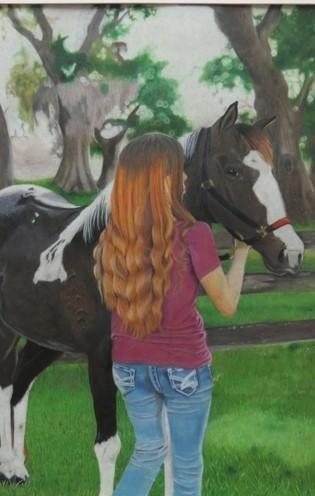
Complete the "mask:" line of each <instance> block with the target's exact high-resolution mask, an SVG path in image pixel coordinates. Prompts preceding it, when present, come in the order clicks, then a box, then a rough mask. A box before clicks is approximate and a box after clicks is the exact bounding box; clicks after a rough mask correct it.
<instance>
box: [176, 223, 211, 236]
mask: <svg viewBox="0 0 315 496" xmlns="http://www.w3.org/2000/svg"><path fill="white" fill-rule="evenodd" d="M184 224H185V221H184V220H181V219H177V220H176V221H175V225H176V226H177V227H179V228H180V227H181V226H183V225H184ZM185 231H186V235H187V236H188V237H191V236H193V237H195V236H203V235H208V236H209V234H210V235H212V229H211V227H210V226H209V224H207V223H206V222H204V221H201V220H197V221H196V222H195V223H194V224H193V225H192V226H190V227H189V228H188V229H187V230H185Z"/></svg>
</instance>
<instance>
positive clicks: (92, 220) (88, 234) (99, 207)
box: [82, 181, 114, 243]
mask: <svg viewBox="0 0 315 496" xmlns="http://www.w3.org/2000/svg"><path fill="white" fill-rule="evenodd" d="M113 183H114V181H111V182H110V183H109V184H108V185H107V186H106V187H105V188H104V189H103V190H102V191H101V192H100V193H99V195H98V196H97V197H96V199H95V200H94V202H93V203H91V205H89V206H88V207H87V210H88V211H87V215H86V218H85V220H84V224H83V228H82V229H83V239H84V241H85V242H87V243H91V242H92V241H94V240H95V239H96V238H97V237H98V236H99V234H100V233H101V232H102V231H103V229H104V228H105V226H106V225H107V222H108V217H109V213H110V194H111V192H112V188H113Z"/></svg>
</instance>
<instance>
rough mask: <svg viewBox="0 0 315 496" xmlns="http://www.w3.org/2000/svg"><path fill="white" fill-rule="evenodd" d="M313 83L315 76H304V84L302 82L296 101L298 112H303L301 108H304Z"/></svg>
mask: <svg viewBox="0 0 315 496" xmlns="http://www.w3.org/2000/svg"><path fill="white" fill-rule="evenodd" d="M314 83H315V76H313V77H311V78H309V79H306V78H305V81H304V84H303V86H302V89H301V91H300V94H299V96H298V98H297V102H298V103H297V106H298V108H299V111H300V112H303V110H304V108H305V104H306V100H307V97H308V95H309V94H310V91H311V89H312V86H313V84H314Z"/></svg>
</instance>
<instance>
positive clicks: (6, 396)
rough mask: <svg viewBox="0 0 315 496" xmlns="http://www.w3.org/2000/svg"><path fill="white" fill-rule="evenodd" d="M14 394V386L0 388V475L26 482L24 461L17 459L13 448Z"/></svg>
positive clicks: (26, 473) (26, 475) (26, 474)
mask: <svg viewBox="0 0 315 496" xmlns="http://www.w3.org/2000/svg"><path fill="white" fill-rule="evenodd" d="M12 393H13V386H12V385H10V386H8V387H6V388H1V387H0V442H1V445H0V474H2V475H4V476H5V477H6V478H7V479H11V478H12V477H14V476H15V477H18V478H20V479H24V480H25V479H27V478H28V472H27V470H26V468H25V466H24V460H23V461H22V460H21V459H20V458H18V457H17V455H16V452H15V450H14V449H13V447H12V430H11V398H12ZM23 440H24V438H23ZM23 449H24V442H23Z"/></svg>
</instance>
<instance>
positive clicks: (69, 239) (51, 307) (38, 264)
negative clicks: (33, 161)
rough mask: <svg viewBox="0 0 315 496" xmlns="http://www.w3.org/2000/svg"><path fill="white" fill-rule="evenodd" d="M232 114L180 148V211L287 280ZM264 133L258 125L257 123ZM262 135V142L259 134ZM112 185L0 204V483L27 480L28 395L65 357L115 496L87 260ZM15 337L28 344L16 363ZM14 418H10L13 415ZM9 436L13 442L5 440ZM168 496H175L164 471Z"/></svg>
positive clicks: (257, 176)
mask: <svg viewBox="0 0 315 496" xmlns="http://www.w3.org/2000/svg"><path fill="white" fill-rule="evenodd" d="M236 119H237V104H233V105H232V106H230V107H229V109H228V110H227V112H226V113H225V114H224V115H223V116H222V117H221V118H220V119H219V120H218V121H217V122H216V123H215V125H214V126H212V127H211V128H202V129H200V130H198V131H196V132H194V133H192V134H191V135H190V136H189V138H188V142H187V163H186V172H187V175H188V179H187V182H186V195H185V203H186V206H187V208H188V209H189V210H190V211H191V212H192V213H193V215H194V216H195V217H196V218H197V219H200V220H205V221H207V222H209V223H211V222H222V223H223V224H224V225H225V226H226V228H227V229H229V230H230V231H231V232H233V233H234V234H235V235H236V236H238V237H239V238H242V239H246V240H247V241H248V242H249V243H251V244H252V245H253V247H254V248H255V249H256V250H258V251H259V252H260V253H261V255H262V257H263V259H264V261H265V263H266V265H267V267H268V268H269V269H271V270H272V271H273V272H276V273H279V274H285V273H293V272H295V271H296V270H297V269H298V267H299V265H300V264H301V262H302V257H303V244H302V242H301V240H300V239H299V238H298V236H297V235H296V233H295V232H294V230H293V228H292V226H291V225H290V224H289V223H288V220H287V218H286V213H285V209H284V205H283V201H282V197H281V194H280V191H279V187H278V184H277V182H276V180H275V178H274V176H273V173H272V169H271V167H270V166H269V165H268V164H267V163H266V162H265V161H264V160H263V158H262V156H261V154H260V153H258V152H257V150H255V149H252V147H251V146H250V144H249V142H248V141H247V139H246V132H245V131H246V129H247V131H248V130H250V129H255V130H256V131H257V130H258V128H259V126H262V127H263V125H261V123H257V125H256V126H254V127H253V126H247V127H242V125H240V124H236ZM264 124H266V123H264ZM259 132H260V131H259ZM110 190H111V185H109V186H108V187H107V188H105V190H104V191H103V192H101V194H100V195H99V196H98V197H97V199H96V200H95V201H94V202H93V203H92V204H91V205H90V206H89V207H86V208H79V207H74V206H73V205H71V204H70V203H68V202H66V201H65V200H63V199H62V198H61V197H60V196H58V195H56V194H54V193H52V192H50V191H49V190H47V189H45V188H40V187H34V186H12V187H9V188H6V189H4V190H2V191H1V192H0V440H1V445H0V477H1V480H2V481H3V482H8V483H21V482H24V481H26V480H27V478H28V472H27V469H26V467H25V457H24V434H25V423H26V412H27V401H28V395H29V391H30V389H31V386H32V384H33V383H34V381H35V379H36V378H37V377H38V375H39V374H40V373H41V372H42V371H43V370H44V369H45V368H47V367H48V366H49V365H50V364H51V363H52V362H54V361H55V360H56V359H57V358H58V357H60V356H61V355H62V354H63V352H82V353H85V354H86V356H87V360H88V372H89V380H90V386H91V392H92V396H93V401H94V411H95V417H96V423H97V434H96V440H95V453H96V456H97V459H98V463H99V469H100V480H101V483H100V486H101V488H100V496H110V495H111V494H112V491H113V481H114V472H115V463H116V458H117V456H118V453H119V450H120V440H119V437H118V435H117V424H116V389H115V386H114V383H113V380H112V373H111V342H110V314H109V312H108V311H107V310H106V308H105V307H104V306H103V305H102V303H101V300H100V297H99V294H98V290H97V285H96V283H95V280H94V276H93V270H92V269H93V257H92V251H93V248H94V245H95V243H96V240H97V238H98V235H99V233H100V232H101V230H102V229H103V228H104V227H105V225H106V220H107V215H108V211H109V210H108V203H109V198H110ZM20 337H24V338H26V339H27V342H26V344H25V346H24V348H23V349H22V351H21V352H20V353H19V356H18V358H17V356H16V353H17V352H16V345H17V343H18V341H19V338H20ZM11 414H12V415H11ZM12 433H13V434H12ZM168 467H170V465H168ZM166 474H167V477H166V486H165V487H166V489H165V491H166V493H167V494H168V496H169V495H171V494H172V476H171V470H170V469H169V468H168V469H167V470H166Z"/></svg>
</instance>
